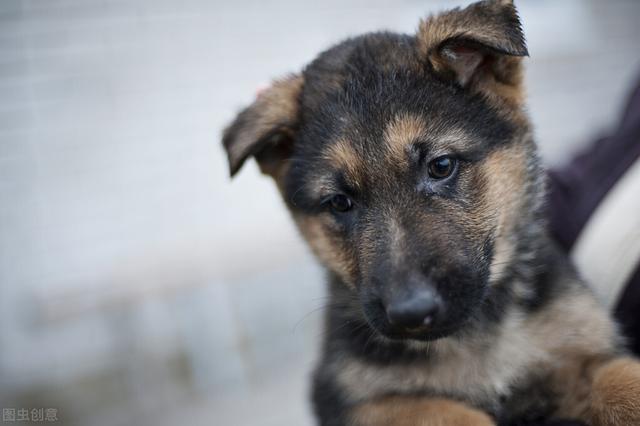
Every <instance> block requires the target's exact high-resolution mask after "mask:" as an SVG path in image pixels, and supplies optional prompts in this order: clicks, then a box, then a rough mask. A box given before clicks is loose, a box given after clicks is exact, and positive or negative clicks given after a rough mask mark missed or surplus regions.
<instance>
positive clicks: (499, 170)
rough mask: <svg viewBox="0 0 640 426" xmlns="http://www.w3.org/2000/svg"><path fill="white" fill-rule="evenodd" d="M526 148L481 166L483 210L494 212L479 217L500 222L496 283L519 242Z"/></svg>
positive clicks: (498, 154) (491, 157) (510, 149)
mask: <svg viewBox="0 0 640 426" xmlns="http://www.w3.org/2000/svg"><path fill="white" fill-rule="evenodd" d="M526 156H527V152H526V148H525V147H524V146H523V145H522V144H513V145H511V146H509V147H508V148H505V149H499V150H496V151H494V152H493V153H492V154H490V155H489V156H488V157H487V158H486V160H485V161H483V162H482V165H481V172H480V173H481V174H482V181H483V182H484V188H483V190H484V191H483V194H484V196H483V197H484V200H483V203H482V206H483V207H482V208H484V209H485V210H490V209H494V210H495V212H493V213H492V212H485V213H484V214H478V215H477V217H481V218H483V219H485V218H487V216H490V217H492V218H494V220H495V221H496V228H495V235H494V238H495V245H494V258H493V261H492V263H491V271H490V272H491V276H490V280H491V281H492V282H495V281H497V280H498V279H499V278H500V276H501V275H502V273H503V272H504V268H505V267H506V265H508V264H509V262H510V261H511V260H512V257H513V252H514V249H515V246H516V243H517V241H513V240H512V238H513V235H514V234H515V233H514V232H513V231H514V226H515V223H516V221H517V219H518V214H519V212H520V211H521V210H522V208H521V207H522V200H523V199H524V198H525V197H524V196H523V195H524V194H523V192H524V191H525V186H526V185H525V180H526V179H527V176H526V174H525V170H526V158H527V157H526Z"/></svg>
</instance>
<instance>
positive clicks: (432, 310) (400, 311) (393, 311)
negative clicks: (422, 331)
mask: <svg viewBox="0 0 640 426" xmlns="http://www.w3.org/2000/svg"><path fill="white" fill-rule="evenodd" d="M440 304H441V302H440V298H439V297H438V296H437V294H435V293H434V292H433V291H431V290H428V289H422V290H421V291H419V292H414V293H413V294H411V295H409V296H408V297H404V298H401V299H397V300H393V301H391V302H390V303H389V304H388V305H387V318H388V319H389V322H390V323H391V324H392V325H394V326H397V327H403V328H415V327H424V326H429V325H431V324H432V323H433V322H434V321H435V319H436V316H437V314H438V311H439V310H440Z"/></svg>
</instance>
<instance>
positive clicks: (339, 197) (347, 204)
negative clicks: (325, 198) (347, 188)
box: [329, 194, 353, 213]
mask: <svg viewBox="0 0 640 426" xmlns="http://www.w3.org/2000/svg"><path fill="white" fill-rule="evenodd" d="M329 204H330V205H331V209H333V211H335V212H338V213H344V212H348V211H349V210H351V208H352V207H353V201H351V198H349V197H347V196H346V195H344V194H336V195H334V196H332V197H331V198H330V199H329Z"/></svg>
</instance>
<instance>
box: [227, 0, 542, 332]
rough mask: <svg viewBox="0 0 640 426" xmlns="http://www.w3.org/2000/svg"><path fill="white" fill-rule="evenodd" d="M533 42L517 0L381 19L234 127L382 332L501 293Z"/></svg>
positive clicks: (434, 325) (437, 322) (442, 317)
mask: <svg viewBox="0 0 640 426" xmlns="http://www.w3.org/2000/svg"><path fill="white" fill-rule="evenodd" d="M525 55H527V50H526V47H525V42H524V38H523V35H522V31H521V27H520V22H519V19H518V16H517V13H516V10H515V7H514V6H513V4H512V3H511V2H509V1H500V0H493V1H485V2H481V3H475V4H473V5H471V6H469V7H467V8H465V9H455V10H452V11H449V12H446V13H443V14H439V15H436V16H431V17H429V18H427V19H426V20H424V21H422V22H421V23H420V27H419V30H418V32H417V34H415V35H414V36H405V35H396V34H389V33H376V34H368V35H364V36H361V37H358V38H354V39H350V40H347V41H346V42H343V43H342V44H339V45H337V46H335V47H333V48H332V49H330V50H328V51H326V52H324V53H322V54H321V55H320V56H319V57H318V58H317V59H316V60H315V61H313V62H312V63H311V64H310V65H309V66H308V67H307V68H306V69H305V70H304V72H303V73H301V74H298V75H292V76H289V77H287V78H285V79H282V80H279V81H277V82H275V83H274V84H273V86H272V87H271V88H269V89H267V90H266V91H264V92H263V93H262V94H260V95H259V96H258V98H257V99H256V101H255V102H254V103H253V105H251V106H249V107H248V108H246V109H245V110H244V111H242V112H241V113H240V114H239V115H238V117H237V118H236V119H235V121H234V122H233V123H232V124H231V125H230V126H229V127H228V128H227V129H226V130H225V133H224V138H223V143H224V146H225V148H226V150H227V153H228V158H229V163H230V168H231V174H232V175H233V174H235V173H236V172H237V171H238V170H239V169H240V167H241V166H242V164H243V162H244V161H245V160H246V159H247V158H249V157H251V156H253V157H255V158H256V160H257V161H258V164H259V165H260V168H261V170H262V171H263V172H264V173H266V174H269V175H271V176H272V177H273V178H274V179H275V181H276V183H277V185H278V188H279V189H280V191H281V193H282V195H283V198H284V200H285V202H286V203H287V206H288V207H289V209H290V210H291V212H292V214H293V217H294V219H295V221H296V223H297V224H298V226H299V228H300V230H301V231H302V234H303V235H304V237H305V238H306V239H307V241H308V242H309V244H310V246H311V247H312V249H313V250H314V252H315V253H316V255H317V256H318V257H319V258H320V260H321V261H322V262H323V263H324V265H325V266H326V267H327V268H328V269H329V270H330V271H331V272H332V273H333V274H335V275H336V276H337V277H339V278H340V280H341V281H342V282H343V283H344V285H345V286H347V288H349V289H350V290H351V291H352V292H353V293H354V294H355V295H357V298H358V300H359V307H360V308H361V309H360V311H361V313H362V315H363V317H364V318H365V319H366V320H367V322H368V323H369V324H370V325H371V326H372V327H373V328H375V329H376V330H377V331H379V332H380V333H382V334H383V335H386V336H389V337H398V338H414V339H434V338H438V337H441V336H445V335H447V334H450V333H452V332H454V331H456V330H457V329H459V328H460V327H461V326H462V325H463V324H464V323H465V322H466V321H467V320H468V319H469V318H471V317H473V315H474V313H477V312H478V311H479V310H480V309H481V307H482V306H483V305H484V304H486V302H487V300H488V299H489V298H491V297H492V292H491V288H492V285H493V284H494V283H495V282H496V281H497V280H498V278H499V275H500V273H501V271H502V270H503V269H504V267H505V266H506V265H508V264H509V262H510V260H511V258H512V256H513V252H514V250H515V246H516V245H517V241H515V239H517V238H514V237H513V235H514V234H515V232H514V230H515V228H516V227H517V226H518V223H519V222H520V221H521V220H522V219H523V218H524V217H525V216H527V215H528V212H527V211H526V210H527V208H528V207H527V205H526V203H525V202H523V199H525V194H526V193H527V192H530V191H531V188H530V187H529V186H530V184H531V179H530V176H529V173H530V167H528V161H530V158H531V157H533V154H532V152H533V151H532V150H533V149H534V148H533V146H532V143H531V142H530V138H529V137H528V136H527V132H528V130H527V129H528V124H527V120H526V117H525V115H524V113H523V111H522V91H523V88H522V87H521V80H522V76H521V58H522V56H525Z"/></svg>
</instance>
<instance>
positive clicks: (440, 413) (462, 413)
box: [352, 397, 496, 426]
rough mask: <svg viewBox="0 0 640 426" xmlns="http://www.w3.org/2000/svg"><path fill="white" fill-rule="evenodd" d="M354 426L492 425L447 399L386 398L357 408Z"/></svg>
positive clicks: (478, 413)
mask: <svg viewBox="0 0 640 426" xmlns="http://www.w3.org/2000/svg"><path fill="white" fill-rule="evenodd" d="M353 420H354V422H353V423H352V424H354V425H358V426H495V425H496V423H495V422H494V421H493V419H492V418H491V417H490V416H489V415H488V414H486V413H484V412H482V411H480V410H477V409H475V408H472V407H469V406H468V405H465V404H463V403H460V402H456V401H453V400H449V399H427V398H403V397H389V398H384V399H381V400H378V401H375V402H370V403H367V404H364V405H362V406H360V407H359V408H358V409H357V410H356V411H355V412H354V416H353Z"/></svg>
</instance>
